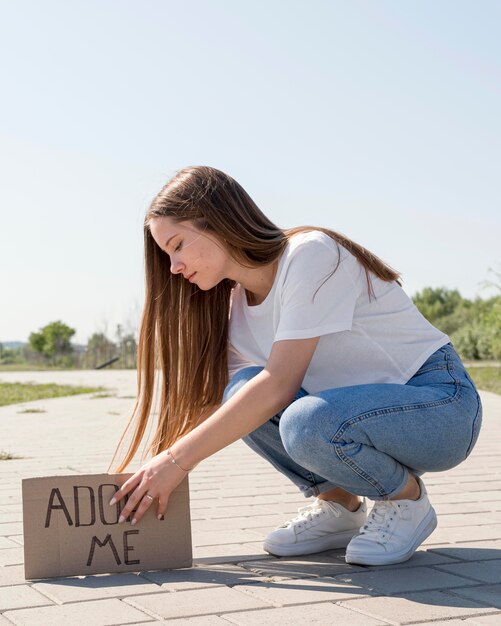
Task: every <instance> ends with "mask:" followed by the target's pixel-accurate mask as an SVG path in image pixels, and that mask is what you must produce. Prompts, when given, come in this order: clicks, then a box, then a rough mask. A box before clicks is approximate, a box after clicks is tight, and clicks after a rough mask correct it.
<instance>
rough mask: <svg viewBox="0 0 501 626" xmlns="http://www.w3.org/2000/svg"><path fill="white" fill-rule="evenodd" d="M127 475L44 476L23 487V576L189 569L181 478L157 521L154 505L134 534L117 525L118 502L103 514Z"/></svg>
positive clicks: (185, 494) (184, 485)
mask: <svg viewBox="0 0 501 626" xmlns="http://www.w3.org/2000/svg"><path fill="white" fill-rule="evenodd" d="M129 476H130V474H115V475H112V474H90V475H77V476H50V477H45V478H28V479H25V480H23V520H24V522H23V526H24V573H25V577H26V578H28V579H31V578H54V577H57V576H77V575H85V574H104V573H111V572H130V571H136V572H137V571H140V570H151V569H174V568H178V567H191V565H192V547H191V524H190V509H189V488H188V477H186V478H185V479H184V481H183V482H182V483H181V484H180V485H179V487H177V489H175V490H174V491H173V492H172V494H171V496H170V498H169V503H168V505H167V511H166V513H165V516H164V518H163V519H161V520H159V519H157V517H156V514H157V506H158V502H157V501H155V502H153V504H152V505H151V506H150V507H149V509H148V511H147V512H146V513H145V515H144V516H143V518H142V519H141V520H140V521H139V522H138V523H137V524H135V525H134V526H132V525H131V523H130V522H129V521H126V522H124V523H123V524H119V523H118V518H119V516H120V513H121V511H122V509H123V508H124V506H125V502H124V501H123V500H122V501H121V502H119V503H117V504H115V505H113V506H110V505H109V502H110V500H111V498H112V496H113V495H114V494H115V493H116V492H117V491H118V489H119V487H120V486H121V485H123V483H124V482H125V481H126V480H127V478H128V477H129Z"/></svg>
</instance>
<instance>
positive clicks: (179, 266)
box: [170, 257, 184, 274]
mask: <svg viewBox="0 0 501 626" xmlns="http://www.w3.org/2000/svg"><path fill="white" fill-rule="evenodd" d="M183 269H184V263H182V262H181V261H180V260H179V259H176V258H175V257H171V259H170V271H171V273H172V274H179V273H180V272H182V271H183Z"/></svg>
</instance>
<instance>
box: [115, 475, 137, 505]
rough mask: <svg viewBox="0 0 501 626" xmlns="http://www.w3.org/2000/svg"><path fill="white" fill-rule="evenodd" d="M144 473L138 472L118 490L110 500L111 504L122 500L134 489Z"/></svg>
mask: <svg viewBox="0 0 501 626" xmlns="http://www.w3.org/2000/svg"><path fill="white" fill-rule="evenodd" d="M141 478H142V473H139V472H136V473H135V474H133V475H132V476H131V477H130V478H129V479H128V480H126V481H125V482H124V484H123V485H122V486H121V487H120V489H119V490H118V491H117V492H116V494H115V495H114V496H113V498H111V500H110V506H113V505H114V504H116V503H117V502H120V500H122V499H123V498H124V497H125V496H126V495H127V494H128V493H129V491H132V489H134V488H135V487H137V485H139V483H140V482H141Z"/></svg>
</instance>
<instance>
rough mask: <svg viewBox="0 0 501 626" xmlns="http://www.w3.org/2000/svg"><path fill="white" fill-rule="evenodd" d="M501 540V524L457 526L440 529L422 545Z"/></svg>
mask: <svg viewBox="0 0 501 626" xmlns="http://www.w3.org/2000/svg"><path fill="white" fill-rule="evenodd" d="M498 539H501V524H489V525H487V526H455V527H453V528H440V526H439V527H438V529H437V530H435V532H433V533H432V534H431V535H430V536H429V537H428V539H427V540H426V541H425V542H424V543H423V544H422V545H425V546H426V545H431V544H437V543H446V542H454V543H459V542H464V541H482V540H494V541H495V540H498Z"/></svg>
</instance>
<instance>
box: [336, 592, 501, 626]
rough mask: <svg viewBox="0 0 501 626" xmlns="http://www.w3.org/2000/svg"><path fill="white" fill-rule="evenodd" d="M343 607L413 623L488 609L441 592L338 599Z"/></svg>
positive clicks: (392, 621) (477, 612)
mask: <svg viewBox="0 0 501 626" xmlns="http://www.w3.org/2000/svg"><path fill="white" fill-rule="evenodd" d="M338 604H340V605H341V606H344V607H345V608H347V609H351V610H353V611H356V612H359V613H363V614H364V615H368V616H370V617H373V618H376V619H381V620H385V619H386V620H387V621H388V622H389V623H390V624H396V625H400V624H414V623H418V622H426V621H427V620H428V621H434V620H439V619H448V618H451V619H452V618H454V617H465V618H466V617H470V616H477V615H484V614H485V613H490V612H492V609H489V608H487V607H485V606H482V605H480V604H478V603H476V602H473V601H472V600H467V599H464V598H458V597H456V596H452V595H450V594H449V593H445V592H442V591H426V592H421V593H409V594H405V595H402V596H391V597H386V596H379V597H373V598H362V599H360V600H349V601H348V600H343V601H341V602H339V603H338Z"/></svg>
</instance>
